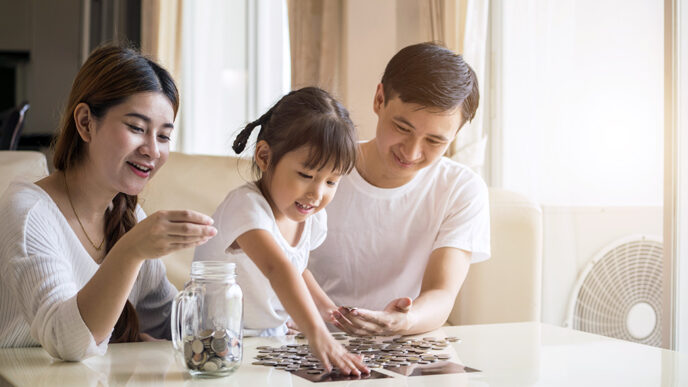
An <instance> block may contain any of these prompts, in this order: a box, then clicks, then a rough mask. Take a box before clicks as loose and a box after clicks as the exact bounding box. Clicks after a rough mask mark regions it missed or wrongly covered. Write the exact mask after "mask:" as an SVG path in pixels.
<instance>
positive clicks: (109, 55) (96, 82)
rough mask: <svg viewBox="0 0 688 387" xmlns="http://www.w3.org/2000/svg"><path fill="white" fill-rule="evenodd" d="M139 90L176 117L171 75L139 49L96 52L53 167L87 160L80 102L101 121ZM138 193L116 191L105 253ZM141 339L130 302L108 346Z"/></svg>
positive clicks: (62, 130) (76, 90) (63, 127)
mask: <svg viewBox="0 0 688 387" xmlns="http://www.w3.org/2000/svg"><path fill="white" fill-rule="evenodd" d="M142 92H159V93H162V94H163V95H164V96H165V97H167V99H169V101H170V102H171V103H172V108H173V109H174V114H175V116H176V115H177V110H178V108H179V93H178V91H177V87H176V86H175V84H174V80H172V76H171V75H170V74H169V73H168V72H167V71H166V70H165V69H163V68H162V67H160V66H159V65H158V64H157V63H155V62H153V61H152V60H150V59H148V58H146V57H144V56H143V55H141V54H140V53H138V52H137V51H134V50H132V49H129V48H125V47H119V46H115V45H106V46H102V47H99V48H97V49H95V50H94V51H93V52H92V53H91V55H89V57H88V59H87V60H86V63H84V65H83V66H82V67H81V69H80V70H79V73H78V74H77V76H76V78H75V79H74V84H73V85H72V90H71V92H70V94H69V99H68V101H67V106H66V108H65V110H64V114H63V115H62V121H61V122H60V127H59V131H58V134H57V136H56V138H55V141H54V152H55V153H54V156H53V165H54V166H55V169H57V170H59V171H67V170H69V169H71V168H73V167H75V166H77V165H79V164H80V163H82V162H84V161H85V158H86V144H85V143H84V141H83V140H82V139H81V136H79V133H78V132H77V129H76V122H75V121H74V110H75V109H76V106H77V105H78V104H80V103H82V102H83V103H85V104H87V105H88V106H89V108H90V110H91V113H92V114H93V115H94V116H95V117H96V118H97V119H100V118H102V117H104V116H105V114H106V113H107V111H108V109H110V108H111V107H113V106H115V105H118V104H120V103H122V102H124V101H125V100H126V99H127V98H129V97H130V96H132V95H134V94H137V93H142ZM137 201H138V198H137V196H136V195H127V194H125V193H122V192H120V193H118V194H117V195H116V196H115V198H114V199H113V200H112V206H111V208H109V209H108V210H107V211H106V213H105V238H106V240H105V249H106V250H105V251H106V253H107V252H108V251H110V249H112V247H113V246H114V245H115V243H116V242H117V241H118V240H119V238H121V237H122V235H124V233H126V232H127V231H129V230H130V229H131V228H132V227H134V225H136V221H137V219H136V203H137ZM129 341H140V338H139V323H138V317H137V314H136V309H134V307H133V306H132V305H131V303H130V302H129V301H127V302H126V304H125V305H124V309H123V310H122V313H121V314H120V316H119V319H118V320H117V324H116V325H115V328H114V331H113V333H112V336H111V338H110V342H111V343H117V342H129Z"/></svg>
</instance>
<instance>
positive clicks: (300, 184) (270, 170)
mask: <svg viewBox="0 0 688 387" xmlns="http://www.w3.org/2000/svg"><path fill="white" fill-rule="evenodd" d="M266 155H269V146H268V145H267V143H266V142H265V141H261V142H259V143H258V144H257V146H256V162H257V163H258V165H259V167H260V168H261V170H262V171H263V178H262V179H261V182H263V187H264V189H266V190H267V194H268V195H269V196H270V197H269V200H268V201H269V202H270V206H271V207H272V212H273V214H274V215H275V219H276V220H277V221H281V220H285V219H289V220H291V221H294V222H297V223H298V222H302V221H304V220H306V218H307V217H309V216H311V215H313V214H315V213H316V212H318V211H320V210H322V209H323V208H325V206H326V205H327V204H328V203H329V202H330V201H331V200H332V198H333V197H334V194H335V192H336V191H337V183H338V182H339V179H340V178H341V174H340V173H338V172H335V171H334V170H333V169H334V162H333V161H330V162H329V163H328V164H327V165H325V166H324V167H323V168H321V169H311V168H308V167H307V166H306V163H307V161H308V159H309V155H310V148H309V147H308V146H302V147H300V148H298V149H296V150H293V151H291V152H288V153H286V154H285V155H284V156H282V158H281V159H280V160H279V162H278V163H277V165H275V166H272V167H268V166H269V165H270V164H269V161H268V159H266V158H265V156H266ZM267 157H268V158H269V156H267Z"/></svg>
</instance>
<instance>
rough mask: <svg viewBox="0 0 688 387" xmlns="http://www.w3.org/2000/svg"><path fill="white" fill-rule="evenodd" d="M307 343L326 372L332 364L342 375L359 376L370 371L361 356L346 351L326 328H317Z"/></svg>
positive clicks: (330, 369)
mask: <svg viewBox="0 0 688 387" xmlns="http://www.w3.org/2000/svg"><path fill="white" fill-rule="evenodd" d="M308 345H309V346H310V348H311V352H312V353H313V355H314V356H315V357H317V358H318V359H319V360H320V363H321V364H322V365H323V367H324V368H325V369H326V370H327V372H331V371H332V366H334V367H337V369H339V372H340V373H341V374H344V375H356V376H359V375H361V373H370V370H369V369H368V367H366V366H365V364H363V359H362V358H361V356H360V355H355V354H353V353H350V352H349V351H347V350H346V348H344V346H343V345H342V344H341V343H339V342H338V341H337V340H335V339H334V337H332V335H331V334H330V332H328V331H327V330H326V329H322V330H319V331H318V332H317V333H316V334H315V335H313V337H308Z"/></svg>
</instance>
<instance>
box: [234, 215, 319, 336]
mask: <svg viewBox="0 0 688 387" xmlns="http://www.w3.org/2000/svg"><path fill="white" fill-rule="evenodd" d="M236 242H237V244H239V247H240V248H241V249H242V250H243V251H244V253H246V255H248V256H249V258H251V260H252V261H253V263H255V264H256V266H258V269H260V271H261V272H262V273H263V275H264V276H265V277H266V278H267V279H268V280H269V281H270V285H271V286H272V288H273V289H274V290H275V293H276V294H277V297H278V298H279V300H280V302H281V303H282V305H283V306H284V309H285V310H286V311H287V313H289V315H290V316H291V318H292V319H293V320H294V322H296V324H298V326H299V327H300V328H301V329H302V331H303V332H304V333H305V334H306V335H309V334H313V333H315V332H316V331H317V330H321V329H322V330H325V329H326V328H325V323H324V322H323V321H322V319H321V318H320V315H319V313H318V309H317V308H316V306H315V304H314V302H313V299H312V298H311V295H310V293H309V292H308V288H307V287H306V284H305V283H304V281H303V280H302V279H301V276H300V275H299V273H298V272H297V271H296V268H295V267H294V265H292V263H291V262H290V261H289V259H288V258H287V256H286V255H285V254H284V251H282V249H281V248H280V247H279V245H278V244H277V242H275V240H274V238H273V237H272V234H271V233H270V232H269V231H266V230H260V229H259V230H250V231H247V232H245V233H243V234H241V235H240V236H239V237H238V238H237V239H236Z"/></svg>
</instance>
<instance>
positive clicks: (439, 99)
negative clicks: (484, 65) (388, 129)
mask: <svg viewBox="0 0 688 387" xmlns="http://www.w3.org/2000/svg"><path fill="white" fill-rule="evenodd" d="M381 82H382V85H383V89H384V94H385V104H386V103H387V101H390V100H391V99H393V98H394V97H399V99H400V100H401V101H402V102H406V103H415V104H418V105H421V106H423V107H427V108H437V109H440V110H442V111H448V110H452V109H454V108H456V107H457V106H459V105H461V115H462V117H463V121H462V122H461V126H463V124H465V123H466V122H468V121H471V120H472V119H473V117H474V116H475V111H476V110H477V109H478V102H479V99H480V94H479V92H478V78H477V77H476V75H475V72H474V71H473V69H472V68H471V67H470V66H469V65H468V64H467V63H466V62H465V61H464V60H463V58H462V57H461V55H458V54H455V53H454V52H452V51H451V50H449V49H448V48H446V47H444V46H442V45H440V44H437V43H432V42H427V43H419V44H414V45H411V46H407V47H405V48H403V49H401V51H399V52H398V53H397V54H396V55H394V57H392V59H390V61H389V63H387V67H386V68H385V73H384V74H383V75H382V81H381Z"/></svg>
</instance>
